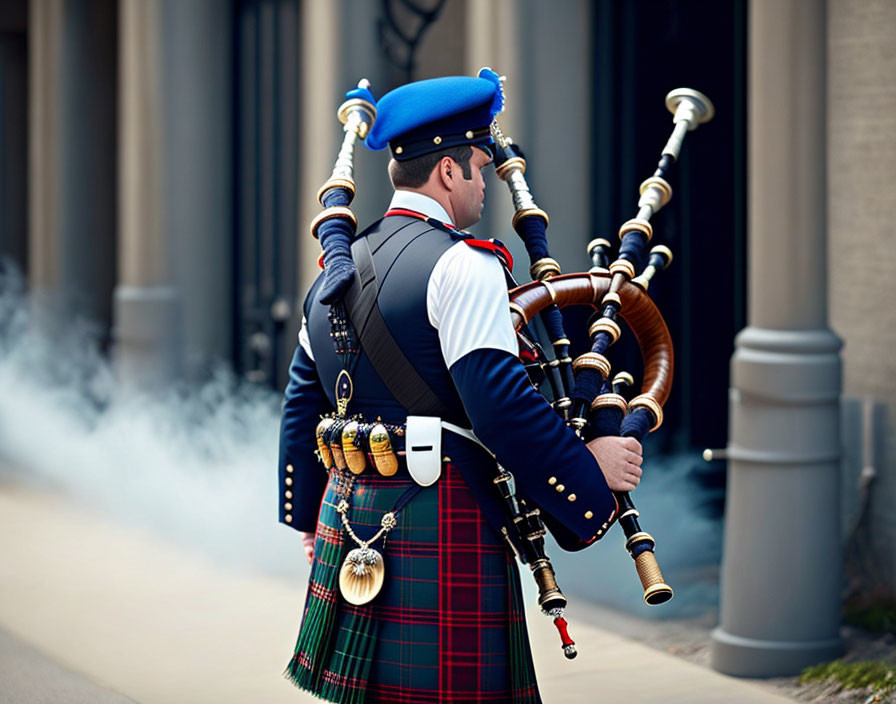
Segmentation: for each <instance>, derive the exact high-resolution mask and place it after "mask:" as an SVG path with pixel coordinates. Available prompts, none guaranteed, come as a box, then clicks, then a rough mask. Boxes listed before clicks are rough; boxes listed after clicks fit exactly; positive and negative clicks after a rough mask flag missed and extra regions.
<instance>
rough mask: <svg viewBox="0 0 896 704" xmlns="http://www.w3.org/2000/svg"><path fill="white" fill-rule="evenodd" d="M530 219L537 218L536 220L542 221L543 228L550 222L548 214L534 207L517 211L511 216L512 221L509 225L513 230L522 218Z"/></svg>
mask: <svg viewBox="0 0 896 704" xmlns="http://www.w3.org/2000/svg"><path fill="white" fill-rule="evenodd" d="M531 217H538V218H541V219H542V220H544V224H545V227H547V226H548V225H549V224H550V222H551V221H550V218H549V217H548V214H547V213H546V212H544V211H543V210H542V209H541V208H537V207H535V208H524V209H523V210H517V211H516V212H515V213H514V214H513V220H511V222H510V224H511V226H512V227H513V229H514V230H515V229H516V225H517V223H518V222H519V221H520V220H522V219H523V218H531Z"/></svg>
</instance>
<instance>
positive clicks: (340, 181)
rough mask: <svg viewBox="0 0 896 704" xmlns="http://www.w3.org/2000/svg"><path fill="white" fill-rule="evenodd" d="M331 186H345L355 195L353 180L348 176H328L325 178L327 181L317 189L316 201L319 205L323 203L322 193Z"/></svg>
mask: <svg viewBox="0 0 896 704" xmlns="http://www.w3.org/2000/svg"><path fill="white" fill-rule="evenodd" d="M331 188H345V189H346V190H349V191H351V192H352V196H354V195H355V182H354V181H352V180H351V179H350V178H334V177H330V178H329V179H327V182H326V183H325V184H324V185H323V186H321V187H320V189H319V190H318V191H317V202H318V203H320V204H321V205H323V204H324V200H323V199H324V193H326V192H327V191H329V190H330V189H331Z"/></svg>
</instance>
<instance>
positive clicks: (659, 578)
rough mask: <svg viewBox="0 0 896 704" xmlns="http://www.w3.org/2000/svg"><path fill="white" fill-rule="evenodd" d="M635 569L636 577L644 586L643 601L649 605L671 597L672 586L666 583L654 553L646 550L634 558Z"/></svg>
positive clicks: (654, 604)
mask: <svg viewBox="0 0 896 704" xmlns="http://www.w3.org/2000/svg"><path fill="white" fill-rule="evenodd" d="M635 569H636V570H637V572H638V579H640V580H641V586H642V587H643V588H644V601H645V602H646V603H647V604H649V605H650V606H656V605H657V604H663V603H665V602H667V601H669V599H671V598H672V596H673V595H674V592H673V591H672V587H670V586H669V585H668V584H666V582H665V580H664V579H663V573H662V571H661V570H660V566H659V565H658V564H657V561H656V555H654V554H653V553H652V552H651V551H649V550H647V551H645V552H642V553H641V554H640V555H638V556H637V557H636V558H635Z"/></svg>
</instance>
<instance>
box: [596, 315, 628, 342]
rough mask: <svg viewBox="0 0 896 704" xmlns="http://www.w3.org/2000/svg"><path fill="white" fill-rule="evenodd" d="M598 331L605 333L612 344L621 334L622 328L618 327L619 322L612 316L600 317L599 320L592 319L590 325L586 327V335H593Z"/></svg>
mask: <svg viewBox="0 0 896 704" xmlns="http://www.w3.org/2000/svg"><path fill="white" fill-rule="evenodd" d="M599 332H605V333H607V334H608V335H609V336H610V340H611V344H613V343H615V342H616V340H618V339H619V336H620V335H621V334H622V328H621V327H619V323H617V322H616V321H615V320H613V319H612V318H601V319H600V320H596V321H594V322H593V323H592V324H591V327H589V328H588V336H589V337H594V336H595V335H597V334H598V333H599Z"/></svg>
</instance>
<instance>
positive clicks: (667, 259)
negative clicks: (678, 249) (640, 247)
mask: <svg viewBox="0 0 896 704" xmlns="http://www.w3.org/2000/svg"><path fill="white" fill-rule="evenodd" d="M650 253H651V254H660V255H662V257H663V261H664V264H663V269H665V268H666V267H668V266H669V265H670V264H671V263H672V250H671V249H669V248H668V247H667V246H666V245H664V244H658V245H657V246H656V247H651V248H650Z"/></svg>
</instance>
